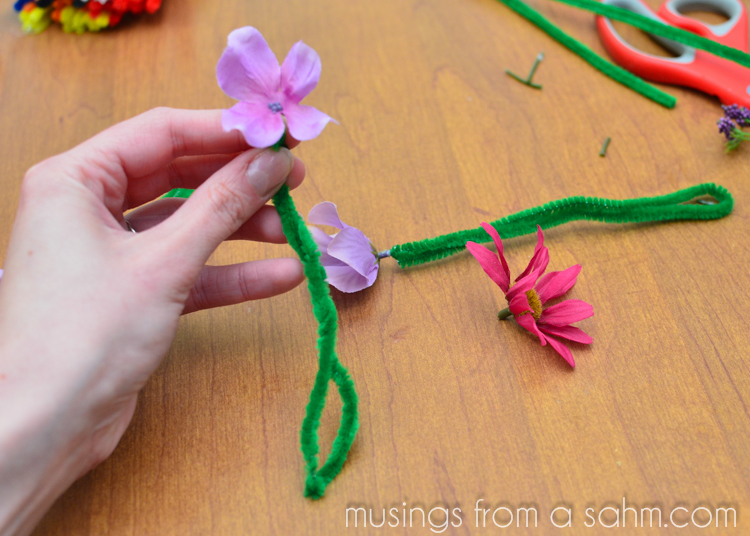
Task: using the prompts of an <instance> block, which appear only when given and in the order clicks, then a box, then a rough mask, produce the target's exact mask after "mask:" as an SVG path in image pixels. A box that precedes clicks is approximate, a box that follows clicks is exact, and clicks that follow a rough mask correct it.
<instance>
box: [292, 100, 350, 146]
mask: <svg viewBox="0 0 750 536" xmlns="http://www.w3.org/2000/svg"><path fill="white" fill-rule="evenodd" d="M283 113H284V117H286V124H287V127H288V128H289V134H291V135H292V137H293V138H294V139H295V140H298V141H308V140H311V139H313V138H317V137H318V135H320V133H321V132H323V129H324V128H325V127H326V125H327V124H328V123H330V122H333V123H336V124H338V123H337V122H336V121H335V120H334V119H332V118H330V117H328V116H327V115H326V114H324V113H323V112H321V111H320V110H318V109H317V108H313V107H312V106H305V105H304V104H295V103H293V102H289V101H286V102H285V103H284V112H283Z"/></svg>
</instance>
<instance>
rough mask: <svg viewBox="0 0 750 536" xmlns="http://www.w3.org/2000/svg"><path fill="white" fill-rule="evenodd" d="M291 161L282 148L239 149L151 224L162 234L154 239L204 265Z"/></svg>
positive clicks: (262, 200) (272, 190)
mask: <svg viewBox="0 0 750 536" xmlns="http://www.w3.org/2000/svg"><path fill="white" fill-rule="evenodd" d="M293 165H294V158H293V157H292V154H291V153H290V152H289V150H288V149H285V148H282V149H281V150H279V151H272V150H270V149H253V150H251V151H247V152H245V153H242V154H241V155H239V156H237V157H236V158H235V159H234V160H232V161H231V162H229V163H228V164H227V165H225V166H224V167H223V168H221V169H220V170H219V171H217V172H216V173H214V174H213V175H212V176H211V177H210V178H209V179H208V180H207V181H206V182H205V183H203V184H202V185H201V186H200V188H198V189H197V190H196V191H195V193H194V194H193V195H191V196H190V198H188V200H187V201H186V202H185V203H184V204H183V205H182V206H181V207H180V208H179V209H178V210H177V211H176V212H175V213H174V214H173V215H172V216H171V217H169V218H167V219H166V220H165V221H164V222H163V223H162V224H161V225H158V226H157V227H155V228H154V229H153V231H157V230H158V234H159V235H161V236H160V237H156V238H157V240H163V241H164V243H166V244H170V245H171V247H170V248H169V249H172V248H175V249H176V250H177V252H178V255H179V256H180V257H181V258H182V260H183V261H186V262H189V263H190V264H192V265H193V267H195V268H200V267H202V266H203V265H204V264H205V262H206V261H207V260H208V258H209V257H210V256H211V254H212V253H213V252H214V250H215V249H216V248H217V247H218V246H219V244H221V243H222V242H223V241H224V240H226V239H227V238H229V237H230V236H231V235H232V234H233V233H234V232H235V231H237V229H239V228H240V226H241V225H242V224H243V223H245V222H246V221H247V220H248V219H250V217H251V216H252V215H253V214H255V213H256V212H257V211H258V210H259V209H260V208H261V207H262V206H263V205H265V204H266V203H267V202H268V201H269V200H270V199H271V198H272V197H273V195H274V194H275V193H276V192H277V191H278V190H279V188H281V186H282V185H283V184H284V182H285V181H286V178H287V177H288V176H289V173H290V172H291V170H292V166H293ZM172 253H175V251H174V250H172Z"/></svg>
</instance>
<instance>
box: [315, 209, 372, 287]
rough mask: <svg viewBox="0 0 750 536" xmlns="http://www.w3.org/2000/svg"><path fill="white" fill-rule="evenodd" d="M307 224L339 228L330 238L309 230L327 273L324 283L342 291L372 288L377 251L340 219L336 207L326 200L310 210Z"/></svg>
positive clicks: (317, 231) (323, 233)
mask: <svg viewBox="0 0 750 536" xmlns="http://www.w3.org/2000/svg"><path fill="white" fill-rule="evenodd" d="M307 221H308V222H310V223H314V224H315V225H327V226H329V227H334V228H336V229H339V232H338V233H336V234H334V235H329V234H327V233H325V232H324V231H322V230H321V229H318V228H317V227H310V233H311V234H312V237H313V240H315V243H316V244H317V245H318V249H320V263H321V264H322V265H323V268H325V270H326V276H327V277H326V281H328V283H329V284H330V285H332V286H334V287H336V288H337V289H339V290H340V291H341V292H357V291H359V290H362V289H365V288H367V287H370V286H372V284H373V283H374V282H375V279H376V278H377V277H378V269H379V268H380V263H379V261H378V252H377V251H376V250H375V248H374V247H373V245H372V243H371V242H370V240H369V239H368V238H367V237H366V236H365V235H364V233H363V232H362V231H360V230H359V229H355V228H354V227H350V226H348V225H347V224H345V223H344V222H343V221H341V218H339V213H338V210H337V209H336V205H334V204H333V203H330V202H328V201H325V202H323V203H318V204H317V205H315V206H314V207H313V208H311V209H310V213H309V214H308V215H307Z"/></svg>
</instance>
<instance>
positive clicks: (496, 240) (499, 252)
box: [482, 222, 510, 292]
mask: <svg viewBox="0 0 750 536" xmlns="http://www.w3.org/2000/svg"><path fill="white" fill-rule="evenodd" d="M482 229H484V230H485V231H487V234H488V235H490V236H491V237H492V241H493V242H494V243H495V248H496V249H497V256H498V257H499V258H500V264H501V265H502V267H503V272H504V273H505V277H504V279H505V281H507V282H506V283H505V284H504V285H500V288H501V289H502V290H503V292H508V287H510V269H509V268H508V263H507V262H506V261H505V255H503V241H502V240H500V235H499V234H498V232H497V230H496V229H495V228H494V227H493V226H492V225H490V224H489V223H485V222H482Z"/></svg>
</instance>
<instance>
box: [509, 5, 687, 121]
mask: <svg viewBox="0 0 750 536" xmlns="http://www.w3.org/2000/svg"><path fill="white" fill-rule="evenodd" d="M498 2H502V3H503V4H505V5H506V6H508V7H509V8H510V9H512V10H513V11H515V12H516V13H518V14H519V15H521V16H522V17H524V18H525V19H526V20H528V21H529V22H531V23H532V24H534V25H535V26H537V27H538V28H539V29H540V30H542V31H543V32H544V33H546V34H547V35H549V36H550V37H551V38H552V39H554V40H555V41H557V42H558V43H560V44H561V45H563V46H564V47H566V48H567V49H568V50H570V51H571V52H573V53H574V54H577V55H578V56H579V57H580V58H581V59H583V60H584V61H586V62H587V63H588V64H589V65H591V66H592V67H594V68H595V69H597V70H599V71H600V72H602V73H603V74H605V75H607V76H609V77H610V78H611V79H612V80H615V81H616V82H619V83H621V84H622V85H624V86H626V87H629V88H630V89H632V90H633V91H636V92H638V93H640V94H641V95H643V96H644V97H646V98H648V99H651V100H652V101H654V102H656V103H658V104H661V105H662V106H664V107H666V108H674V106H675V104H677V99H676V98H674V97H673V96H672V95H669V94H668V93H664V92H663V91H661V90H660V89H658V88H656V87H655V86H652V85H651V84H649V83H648V82H646V81H645V80H643V79H642V78H639V77H638V76H636V75H634V74H633V73H631V72H629V71H626V70H625V69H623V68H622V67H618V66H617V65H615V64H614V63H610V62H609V61H607V60H605V59H604V58H602V57H601V56H600V55H598V54H597V53H596V52H594V51H593V50H591V49H590V48H589V47H588V46H586V45H584V44H583V43H581V42H580V41H578V40H577V39H575V38H574V37H571V36H570V35H568V34H566V33H565V32H564V31H562V30H561V29H560V28H558V27H557V26H555V25H554V24H552V23H551V22H550V21H548V20H547V19H546V18H545V17H544V15H542V14H541V13H539V12H538V11H536V10H535V9H534V8H532V7H531V6H529V5H527V4H525V3H524V2H522V1H521V0H498Z"/></svg>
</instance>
